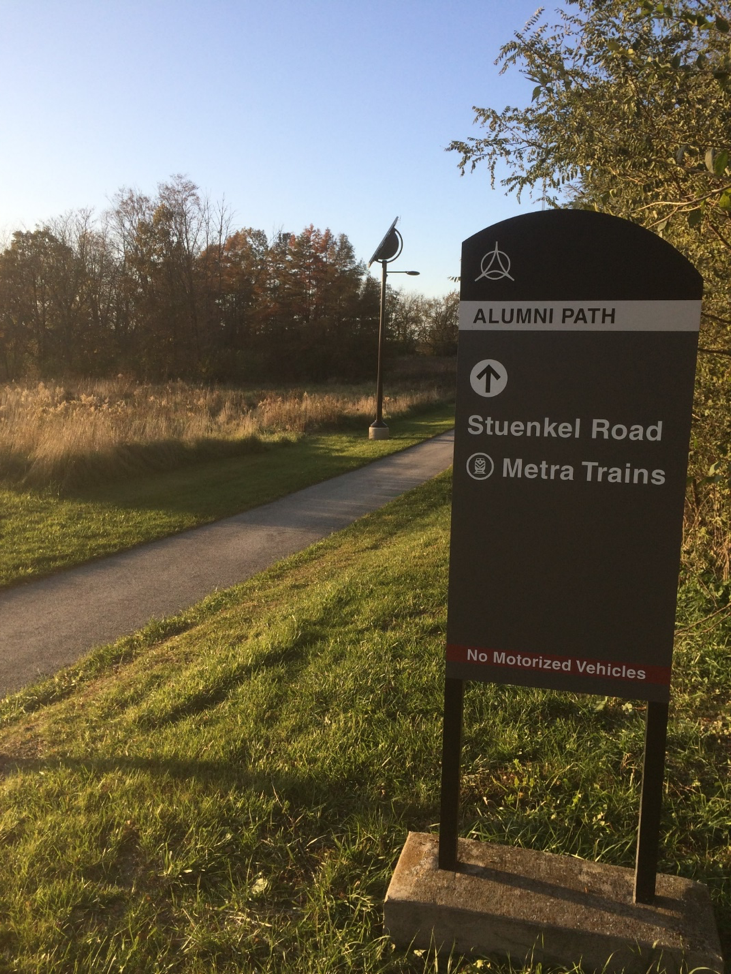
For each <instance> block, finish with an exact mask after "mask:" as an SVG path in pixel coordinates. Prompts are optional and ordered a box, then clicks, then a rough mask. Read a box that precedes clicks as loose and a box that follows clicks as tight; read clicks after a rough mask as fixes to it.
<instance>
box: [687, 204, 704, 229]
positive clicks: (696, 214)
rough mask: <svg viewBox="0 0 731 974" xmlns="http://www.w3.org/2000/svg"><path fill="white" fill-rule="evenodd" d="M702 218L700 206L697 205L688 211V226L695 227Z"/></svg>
mask: <svg viewBox="0 0 731 974" xmlns="http://www.w3.org/2000/svg"><path fill="white" fill-rule="evenodd" d="M702 219H703V210H702V209H701V208H700V207H698V209H697V210H691V211H690V213H689V214H688V226H689V227H697V226H698V224H699V223H700V222H701V220H702Z"/></svg>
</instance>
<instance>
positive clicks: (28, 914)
mask: <svg viewBox="0 0 731 974" xmlns="http://www.w3.org/2000/svg"><path fill="white" fill-rule="evenodd" d="M449 512H450V479H449V476H448V475H444V476H442V477H439V478H437V479H436V480H434V481H432V482H429V483H427V484H426V485H424V486H423V487H421V488H419V489H417V490H416V491H412V492H410V493H409V494H407V495H404V497H402V498H400V499H398V500H397V501H395V502H394V503H392V504H390V505H388V506H387V507H386V508H384V509H382V510H381V511H379V512H377V513H375V514H373V515H370V516H368V517H366V518H364V519H362V520H361V521H359V522H357V523H356V524H355V525H353V526H352V527H351V528H349V529H347V530H346V531H343V532H341V533H339V534H338V535H335V536H333V537H332V538H330V539H328V540H327V541H325V542H322V543H320V544H318V545H316V546H315V547H313V548H311V549H309V550H307V551H306V552H303V553H301V554H299V555H297V556H295V557H293V558H291V559H289V560H288V561H286V562H283V563H280V564H279V565H278V566H275V567H274V568H273V569H271V570H270V571H268V572H265V573H263V574H261V575H259V576H257V577H255V578H253V579H251V580H250V581H249V582H247V583H245V584H243V585H241V586H239V587H237V588H235V589H232V590H230V591H228V592H225V593H220V594H217V595H215V596H213V597H211V598H210V599H209V600H207V601H206V602H204V603H202V604H201V605H199V606H197V607H195V608H194V609H192V610H190V611H189V612H187V613H186V614H184V615H182V616H180V617H178V618H176V619H172V620H169V621H167V622H166V623H161V624H157V625H156V626H155V627H152V628H150V629H149V630H147V631H145V632H143V633H140V634H138V635H137V636H135V637H131V638H128V639H126V640H123V641H121V642H120V643H117V644H116V645H114V646H110V647H105V648H103V649H100V650H99V651H98V652H97V653H96V654H94V655H93V656H92V657H90V658H89V659H88V660H86V661H83V662H81V663H79V664H78V665H77V666H75V667H73V668H72V669H70V670H67V671H65V672H64V673H62V674H59V676H58V677H57V678H56V679H54V680H49V681H47V682H46V683H45V684H41V685H40V686H38V687H35V688H31V689H29V690H27V691H25V692H24V693H22V694H20V695H17V696H15V697H13V698H10V699H8V700H7V701H6V702H5V703H4V704H2V705H0V728H1V729H0V766H1V770H2V779H1V781H0V873H1V874H2V877H3V882H2V883H1V884H0V970H3V971H13V972H22V974H31V972H33V974H36V972H37V974H61V972H83V974H101V972H105V974H107V972H110V974H111V972H116V971H126V972H135V974H142V972H145V974H147V972H149V974H161V972H190V974H192V972H196V974H203V972H205V974H212V972H231V974H233V972H248V971H255V972H259V971H262V972H271V974H275V972H276V974H285V972H287V974H289V972H291V974H307V972H317V974H338V972H358V974H376V972H379V974H381V972H383V974H385V972H388V974H426V972H441V974H444V972H447V971H452V972H455V971H458V970H460V971H465V972H474V974H477V972H478V971H480V972H484V970H485V969H488V968H489V970H491V971H495V972H506V974H507V971H508V968H507V967H506V966H505V965H500V964H497V963H494V962H489V961H488V960H484V959H477V958H473V959H471V960H467V959H460V958H457V957H453V958H451V960H449V959H447V958H443V957H442V958H439V959H437V958H435V957H434V956H432V955H430V954H429V953H424V952H416V951H401V950H395V949H393V948H392V946H391V944H390V943H389V942H388V941H387V940H386V939H384V937H383V936H382V927H381V924H382V903H383V898H384V895H385V892H386V888H387V885H388V882H389V879H390V876H391V874H392V871H393V869H394V866H395V863H396V860H397V858H398V855H399V853H400V851H401V848H402V846H403V843H404V841H405V838H406V834H407V831H408V830H415V831H434V830H436V829H437V828H438V815H439V812H438V799H439V773H440V772H439V768H440V736H441V710H442V693H443V664H442V659H443V653H444V627H445V617H446V581H447V562H448V552H447V545H448V531H449ZM728 595H729V593H728V586H725V587H724V586H718V587H716V588H715V589H710V588H708V586H706V587H705V588H701V587H699V586H698V585H696V584H695V583H693V582H691V581H688V582H686V584H685V585H684V588H683V591H682V598H681V620H680V629H681V632H680V635H679V637H678V646H677V651H676V668H675V677H674V679H675V682H674V696H673V702H672V707H671V723H670V730H669V741H668V772H667V786H666V793H665V805H664V811H663V821H662V832H663V841H662V850H661V860H660V868H661V870H662V871H664V872H669V873H678V874H681V875H683V876H688V877H691V878H693V879H697V880H700V881H702V882H705V883H707V884H708V886H709V888H710V890H711V894H712V897H713V900H714V904H715V908H716V911H717V919H718V923H719V927H720V929H721V931H722V935H723V937H724V942H725V945H726V949H727V950H728V948H729V946H731V853H730V851H729V843H728V835H729V825H731V805H730V803H729V799H731V786H730V785H729V761H730V759H731V719H730V716H729V713H730V708H729V701H730V699H731V652H730V650H729V638H730V637H731V621H730V619H731V613H730V611H729V597H728ZM643 728H644V705H643V704H642V703H632V702H628V701H618V700H614V699H605V698H599V697H589V696H575V695H572V694H558V693H548V692H544V691H539V690H532V689H523V688H516V687H502V686H491V685H478V684H471V685H469V690H468V693H467V696H466V713H465V748H464V780H463V793H462V805H461V811H462V834H463V835H467V836H473V837H477V838H480V839H485V840H492V841H497V842H502V843H509V844H516V845H521V846H529V847H531V848H535V849H543V850H548V851H551V852H556V853H562V854H566V855H576V856H582V857H587V858H590V859H598V860H601V861H603V862H607V863H614V864H618V865H623V866H632V865H633V862H634V841H635V832H636V826H637V816H638V805H639V783H640V782H639V779H640V768H641V762H642V751H643ZM536 974H537V970H536ZM544 974H545V972H544Z"/></svg>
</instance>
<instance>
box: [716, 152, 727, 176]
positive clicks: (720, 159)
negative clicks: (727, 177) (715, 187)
mask: <svg viewBox="0 0 731 974" xmlns="http://www.w3.org/2000/svg"><path fill="white" fill-rule="evenodd" d="M727 165H728V152H727V151H726V150H725V149H724V150H723V151H722V152H719V153H718V155H717V156H716V158H715V159H714V160H713V171H714V173H715V174H716V175H717V176H723V174H724V173H725V172H726V166H727Z"/></svg>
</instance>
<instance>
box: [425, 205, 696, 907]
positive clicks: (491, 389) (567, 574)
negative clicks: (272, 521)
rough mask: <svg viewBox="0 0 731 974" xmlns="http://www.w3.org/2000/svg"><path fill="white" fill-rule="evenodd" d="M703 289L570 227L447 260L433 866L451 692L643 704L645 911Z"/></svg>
mask: <svg viewBox="0 0 731 974" xmlns="http://www.w3.org/2000/svg"><path fill="white" fill-rule="evenodd" d="M701 294H702V279H701V277H700V275H699V274H698V272H697V271H696V270H695V268H694V267H693V266H692V265H691V264H690V263H689V262H688V261H687V260H686V259H685V258H684V257H683V256H682V255H681V254H680V253H678V252H677V251H676V250H675V249H674V248H672V247H671V246H670V245H669V244H667V243H665V242H664V241H663V240H662V239H661V238H659V237H657V236H656V235H655V234H652V233H650V232H649V231H646V230H644V229H642V228H640V227H638V226H636V225H634V224H631V223H628V222H626V221H624V220H619V219H617V218H615V217H610V216H606V215H603V214H597V213H590V212H586V211H580V210H566V211H562V210H557V211H548V212H542V213H531V214H527V215H525V216H519V217H516V218H514V219H512V220H506V221H504V222H503V223H499V224H496V225H495V226H493V227H488V228H487V229H486V230H483V231H481V232H480V233H478V234H475V235H474V236H473V237H470V238H469V239H468V240H466V241H465V243H464V245H463V251H462V286H461V302H460V342H459V355H458V366H457V409H456V421H455V452H454V487H453V505H452V539H451V555H450V581H449V617H448V625H447V664H446V677H447V684H446V691H445V720H444V756H443V771H442V831H441V839H440V858H439V862H440V867H441V868H444V869H454V868H455V865H456V861H457V811H458V809H457V801H458V798H457V795H458V788H459V753H460V739H461V723H462V691H463V681H464V680H479V681H483V682H495V683H508V684H516V685H520V686H535V687H544V688H547V689H555V690H568V691H572V692H580V693H593V694H601V695H609V696H619V697H625V698H630V699H640V700H646V701H648V716H647V740H646V749H645V768H644V774H643V790H642V813H641V822H640V830H639V838H638V858H637V874H636V888H635V897H636V899H637V901H638V902H649V900H651V899H652V896H653V895H654V887H655V872H656V866H657V854H658V852H657V850H658V836H659V816H660V798H661V791H662V779H663V768H664V754H665V734H666V726H667V701H668V699H669V687H670V669H671V662H672V646H673V634H674V620H675V605H676V590H677V578H678V569H679V561H680V542H681V533H682V516H683V504H684V498H685V479H686V467H687V455H688V440H689V435H690V421H691V403H692V396H693V384H694V375H695V360H696V352H697V341H698V328H699V322H700V301H701Z"/></svg>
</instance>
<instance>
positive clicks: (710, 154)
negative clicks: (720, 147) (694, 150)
mask: <svg viewBox="0 0 731 974" xmlns="http://www.w3.org/2000/svg"><path fill="white" fill-rule="evenodd" d="M715 156H716V150H715V149H706V154H705V156H704V161H705V163H706V169H707V170H708V172H714V171H715V170H714V168H713V161H714V159H715Z"/></svg>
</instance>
